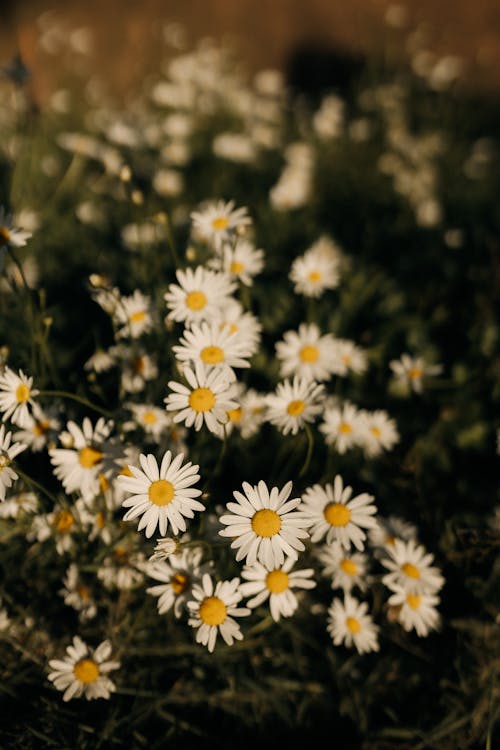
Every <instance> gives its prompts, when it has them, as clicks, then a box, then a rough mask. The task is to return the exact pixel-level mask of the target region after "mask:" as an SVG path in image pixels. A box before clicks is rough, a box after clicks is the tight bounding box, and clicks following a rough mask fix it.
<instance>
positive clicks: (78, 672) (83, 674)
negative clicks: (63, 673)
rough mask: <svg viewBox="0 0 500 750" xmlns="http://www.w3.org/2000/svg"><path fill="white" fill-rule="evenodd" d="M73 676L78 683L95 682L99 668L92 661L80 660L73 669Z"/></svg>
mask: <svg viewBox="0 0 500 750" xmlns="http://www.w3.org/2000/svg"><path fill="white" fill-rule="evenodd" d="M73 674H74V675H75V677H76V679H77V680H78V681H79V682H84V683H85V684H87V683H89V682H95V681H96V680H97V678H98V677H99V667H98V666H97V664H96V663H95V661H94V660H93V659H81V660H80V661H79V662H77V663H76V664H75V666H74V667H73Z"/></svg>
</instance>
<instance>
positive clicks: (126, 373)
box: [109, 345, 158, 393]
mask: <svg viewBox="0 0 500 750" xmlns="http://www.w3.org/2000/svg"><path fill="white" fill-rule="evenodd" d="M109 353H110V355H111V356H113V357H116V360H117V364H118V365H119V367H120V368H121V375H120V387H121V389H122V390H123V391H124V392H125V393H140V392H141V391H143V390H144V389H145V387H146V384H147V383H149V382H151V381H152V380H156V378H157V377H158V365H157V364H156V360H155V358H154V357H153V356H151V355H150V354H148V353H147V352H146V351H145V350H143V349H137V348H135V347H134V348H131V347H128V346H122V345H118V346H112V347H111V348H110V349H109Z"/></svg>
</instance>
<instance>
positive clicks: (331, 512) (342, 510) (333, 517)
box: [323, 503, 351, 526]
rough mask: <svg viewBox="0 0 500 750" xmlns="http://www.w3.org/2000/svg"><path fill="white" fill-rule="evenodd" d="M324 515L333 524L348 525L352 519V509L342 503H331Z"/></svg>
mask: <svg viewBox="0 0 500 750" xmlns="http://www.w3.org/2000/svg"><path fill="white" fill-rule="evenodd" d="M323 515H324V516H325V518H326V520H327V521H328V523H329V524H330V525H331V526H347V524H348V523H349V521H350V520H351V511H350V510H349V508H346V506H345V505H342V503H330V504H329V505H327V506H326V508H325V510H324V511H323Z"/></svg>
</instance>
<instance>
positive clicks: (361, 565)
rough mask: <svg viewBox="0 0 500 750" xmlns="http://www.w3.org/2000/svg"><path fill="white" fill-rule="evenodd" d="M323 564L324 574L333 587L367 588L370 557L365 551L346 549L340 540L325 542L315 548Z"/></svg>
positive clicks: (315, 552)
mask: <svg viewBox="0 0 500 750" xmlns="http://www.w3.org/2000/svg"><path fill="white" fill-rule="evenodd" d="M313 554H314V555H315V557H316V558H317V559H318V561H319V562H320V563H321V565H322V571H321V572H322V575H323V576H325V577H326V578H329V579H330V582H331V587H332V589H344V591H351V590H352V589H353V588H354V587H355V586H357V587H358V588H359V589H360V590H361V591H363V590H364V589H366V586H367V579H366V573H367V568H368V558H367V556H366V555H365V554H364V553H363V552H351V551H348V550H346V549H345V548H344V547H343V546H342V545H341V544H340V543H339V542H332V544H323V545H321V547H317V548H314V549H313Z"/></svg>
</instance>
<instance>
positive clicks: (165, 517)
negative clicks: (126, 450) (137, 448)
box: [117, 451, 205, 537]
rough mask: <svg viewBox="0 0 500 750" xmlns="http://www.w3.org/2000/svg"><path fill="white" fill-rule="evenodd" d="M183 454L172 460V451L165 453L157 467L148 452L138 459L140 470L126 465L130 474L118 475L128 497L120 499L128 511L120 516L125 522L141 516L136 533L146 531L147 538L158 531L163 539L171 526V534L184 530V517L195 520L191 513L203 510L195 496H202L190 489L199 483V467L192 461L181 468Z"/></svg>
mask: <svg viewBox="0 0 500 750" xmlns="http://www.w3.org/2000/svg"><path fill="white" fill-rule="evenodd" d="M183 459H184V455H183V454H182V453H180V454H179V455H178V456H176V457H175V458H174V459H173V460H172V453H171V451H167V452H166V453H165V454H164V456H163V458H162V461H161V465H160V466H159V467H158V463H157V461H156V458H155V457H154V456H153V455H152V454H151V453H150V454H148V455H147V456H146V455H144V454H143V453H141V454H140V456H139V461H140V464H141V467H142V470H141V469H139V468H137V467H136V466H129V467H128V468H129V471H130V473H131V474H132V475H133V476H132V477H130V476H125V475H123V474H121V475H120V476H119V477H118V478H117V482H118V483H119V484H121V486H122V488H123V489H124V490H125V491H126V492H128V493H130V494H131V497H129V498H127V499H126V500H123V502H122V505H123V507H124V508H129V510H128V511H127V512H126V513H125V515H124V516H123V520H124V521H130V520H132V519H135V518H137V517H138V516H140V517H141V520H140V521H139V526H138V527H137V530H138V531H141V530H142V529H144V528H145V529H146V531H145V534H146V536H147V537H150V536H152V535H153V533H154V532H155V530H156V528H157V527H158V528H159V531H160V534H161V536H165V535H166V533H167V528H168V527H169V526H170V527H171V528H172V531H173V533H174V534H178V533H179V531H186V520H185V519H186V518H194V511H195V510H196V511H202V510H205V506H204V505H202V504H201V503H200V502H199V501H198V500H195V499H194V498H195V497H198V496H199V495H201V490H200V489H197V488H195V487H193V486H192V485H193V484H196V482H197V481H198V480H199V478H200V475H199V474H198V473H197V472H198V469H199V466H198V465H197V464H195V465H193V464H192V463H191V461H188V463H186V464H184V465H182V461H183Z"/></svg>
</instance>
